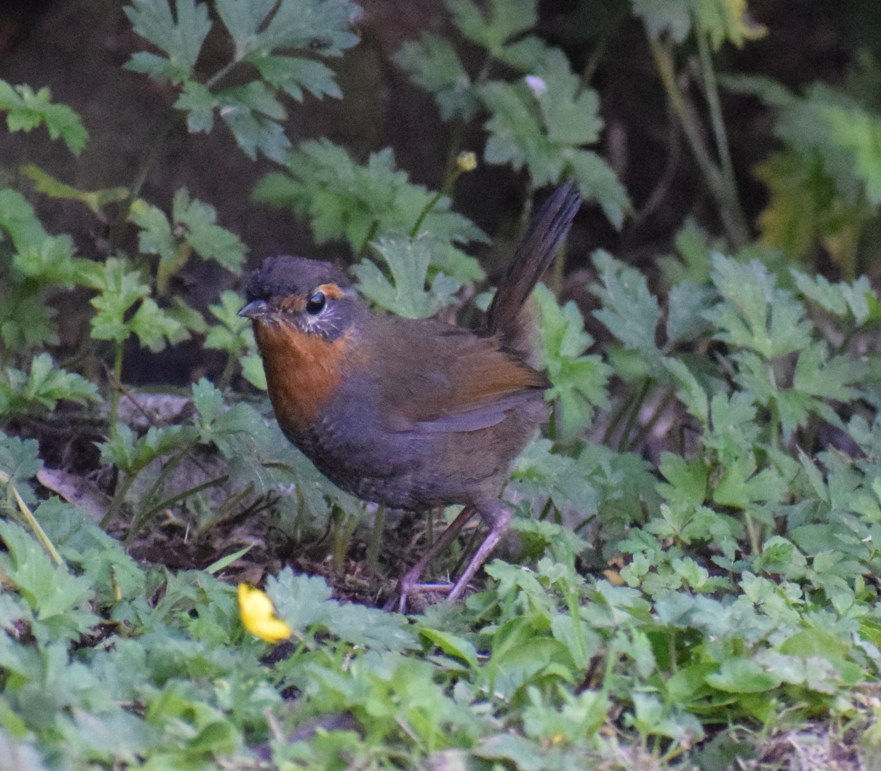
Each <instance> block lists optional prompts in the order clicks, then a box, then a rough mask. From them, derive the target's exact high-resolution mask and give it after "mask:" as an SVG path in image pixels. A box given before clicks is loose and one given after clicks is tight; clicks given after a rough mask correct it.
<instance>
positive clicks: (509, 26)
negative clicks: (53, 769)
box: [447, 0, 538, 61]
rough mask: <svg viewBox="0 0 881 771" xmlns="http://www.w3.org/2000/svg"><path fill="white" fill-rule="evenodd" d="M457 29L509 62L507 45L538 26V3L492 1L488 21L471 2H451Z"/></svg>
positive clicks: (450, 7) (492, 53)
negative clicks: (506, 50) (520, 34)
mask: <svg viewBox="0 0 881 771" xmlns="http://www.w3.org/2000/svg"><path fill="white" fill-rule="evenodd" d="M447 8H449V9H450V11H451V12H452V14H453V18H454V19H455V22H456V26H457V27H458V28H459V29H460V30H461V31H462V33H463V34H464V35H465V36H466V37H468V38H469V39H470V40H472V41H473V42H475V43H477V44H478V45H481V46H483V47H484V48H486V49H487V50H488V51H489V53H490V54H491V55H492V56H493V57H495V58H496V59H499V60H500V61H507V57H506V55H505V47H506V44H507V43H508V42H509V41H510V40H511V39H512V38H514V37H516V36H517V35H518V34H519V33H522V32H525V31H526V30H529V29H531V28H532V27H534V26H535V23H536V21H537V19H538V15H537V13H536V8H535V0H490V3H489V13H488V17H485V16H484V14H483V11H482V10H481V9H480V8H478V6H476V5H475V4H474V3H473V2H471V0H447Z"/></svg>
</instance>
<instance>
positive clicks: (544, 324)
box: [534, 285, 609, 439]
mask: <svg viewBox="0 0 881 771" xmlns="http://www.w3.org/2000/svg"><path fill="white" fill-rule="evenodd" d="M534 297H535V298H536V300H537V301H538V305H539V308H540V309H541V325H540V330H541V343H542V345H541V353H542V366H543V367H544V368H545V369H546V370H547V372H548V377H549V378H550V379H551V382H552V383H553V388H551V389H550V391H549V392H548V394H547V398H548V399H549V400H554V401H556V402H557V405H558V406H557V411H556V421H555V424H556V427H557V430H558V431H559V434H560V438H562V439H571V438H572V437H574V436H575V435H576V434H578V432H579V431H581V430H582V429H583V428H584V427H585V426H587V425H588V424H589V423H590V421H591V419H592V418H593V415H594V410H595V408H596V407H606V406H608V399H607V395H606V383H607V380H608V376H609V368H608V367H607V366H606V365H605V364H603V362H602V360H601V359H600V357H599V356H584V355H583V354H584V352H585V351H586V350H587V349H588V348H590V347H591V345H593V338H591V336H590V335H589V334H587V332H585V331H584V319H583V318H582V317H581V314H580V313H579V311H578V308H577V307H576V306H575V303H574V302H571V301H570V302H568V303H566V304H565V305H564V306H563V307H562V308H561V307H560V306H559V305H557V301H556V299H555V298H554V295H553V293H552V292H551V291H550V290H549V289H547V288H546V287H545V286H544V285H540V286H539V287H538V288H537V289H536V291H535V294H534Z"/></svg>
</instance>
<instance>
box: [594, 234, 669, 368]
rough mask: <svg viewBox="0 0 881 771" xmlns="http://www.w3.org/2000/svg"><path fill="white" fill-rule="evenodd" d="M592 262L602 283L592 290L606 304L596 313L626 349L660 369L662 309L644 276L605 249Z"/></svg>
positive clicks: (598, 252) (651, 366) (597, 253)
mask: <svg viewBox="0 0 881 771" xmlns="http://www.w3.org/2000/svg"><path fill="white" fill-rule="evenodd" d="M593 263H594V265H595V267H596V269H597V273H598V276H599V282H597V283H594V284H592V285H591V286H590V291H591V292H592V293H593V294H594V295H596V296H597V297H598V298H599V299H600V300H601V301H602V303H603V308H602V310H599V311H595V312H594V316H596V317H597V318H598V319H599V320H600V321H601V322H602V323H603V324H604V325H605V326H606V328H607V329H608V330H609V331H610V332H611V333H612V334H613V335H615V337H617V338H618V339H619V340H620V341H621V342H622V343H623V344H624V345H625V346H626V347H627V348H630V349H632V350H635V351H638V352H639V353H641V354H642V355H643V356H644V358H645V359H646V363H647V364H648V366H649V367H650V368H652V370H653V371H655V370H658V371H659V365H660V363H661V361H660V352H659V351H658V348H657V346H656V345H655V328H656V327H657V325H658V321H659V320H660V317H661V311H660V308H659V307H658V301H657V299H656V298H655V297H654V295H652V294H651V293H650V292H649V289H648V283H647V281H646V279H645V277H644V276H643V275H642V274H641V273H639V271H637V270H636V269H634V268H631V267H630V266H628V265H625V264H624V263H622V262H619V261H618V260H616V259H614V258H613V257H612V256H611V255H609V254H608V253H606V252H603V251H597V252H596V253H595V254H594V256H593ZM600 282H601V283H600Z"/></svg>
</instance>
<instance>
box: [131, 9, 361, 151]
mask: <svg viewBox="0 0 881 771" xmlns="http://www.w3.org/2000/svg"><path fill="white" fill-rule="evenodd" d="M275 5H276V4H275V3H267V2H266V1H265V0H218V2H217V14H218V16H219V19H220V22H221V23H222V24H223V26H224V28H225V30H226V32H227V33H228V34H229V36H230V38H231V39H232V43H233V47H234V51H233V56H232V60H231V61H230V62H229V63H228V64H227V65H225V66H224V67H223V68H222V69H220V70H218V71H217V72H215V73H214V74H213V75H212V77H210V78H209V79H208V80H207V81H204V82H203V81H200V80H199V79H198V77H197V76H196V72H195V65H196V61H197V59H198V58H199V52H200V51H201V50H202V44H203V43H204V41H205V38H206V37H207V35H208V33H209V32H210V31H211V29H212V22H211V20H210V19H209V16H208V6H207V5H205V4H201V3H196V2H195V0H177V2H176V3H175V12H174V13H172V9H171V7H170V5H169V3H168V2H167V1H166V0H133V2H132V5H131V6H129V7H126V9H125V11H126V14H127V15H128V17H129V19H130V20H131V22H132V26H133V27H134V30H135V31H136V32H137V33H138V34H139V35H141V36H142V37H143V38H145V39H146V40H148V41H150V43H152V44H153V45H155V46H156V47H157V48H159V49H160V50H161V51H162V53H163V54H164V55H160V54H155V53H147V52H141V53H137V54H135V55H134V56H133V57H132V59H131V61H130V62H129V64H128V67H129V68H130V69H132V70H134V71H135V72H141V73H144V74H146V75H149V76H150V77H151V78H154V79H156V80H160V81H163V80H167V81H170V82H171V83H172V84H174V85H175V86H178V87H179V88H180V96H179V98H178V100H177V102H176V105H175V106H176V107H177V108H178V109H180V110H183V111H185V112H186V113H187V124H188V126H189V129H190V131H194V132H195V131H205V132H210V131H211V130H212V128H213V125H214V114H215V111H216V112H217V113H218V114H219V116H220V117H221V118H222V119H223V121H224V122H225V123H226V125H227V127H228V128H229V129H230V131H232V133H233V136H234V137H235V138H236V141H237V142H238V144H239V147H240V148H241V149H242V150H243V151H244V152H245V153H246V154H247V155H248V156H249V157H250V158H252V159H254V158H256V156H257V153H258V152H259V153H262V154H263V155H265V156H266V157H267V158H271V159H273V160H275V161H278V162H279V163H281V162H283V161H284V157H285V151H286V150H287V148H288V147H289V146H290V142H289V141H288V140H287V138H286V137H285V135H284V128H283V126H282V122H283V121H284V119H285V118H286V116H287V113H286V111H285V109H284V107H282V105H281V103H280V102H279V100H278V98H277V97H276V96H275V93H274V92H276V91H282V92H284V93H287V94H289V95H291V96H293V97H294V98H295V99H297V100H301V99H302V98H303V89H305V90H307V91H310V92H311V93H312V94H314V95H315V96H317V97H321V96H323V95H325V94H327V95H330V96H340V95H341V94H340V91H339V88H338V87H337V86H336V84H335V83H334V81H333V75H332V72H331V71H330V70H329V69H328V68H327V67H326V66H325V65H324V64H322V63H321V62H317V61H315V60H314V59H312V58H307V57H302V56H292V55H290V54H289V52H291V51H295V50H300V51H305V50H308V49H311V50H312V51H313V53H314V52H315V51H317V52H318V53H319V54H320V55H323V56H338V55H339V54H340V53H341V52H342V50H343V49H345V48H349V47H350V46H352V45H354V44H355V43H356V42H357V38H356V37H355V36H354V35H353V34H352V33H351V32H349V29H348V28H349V25H350V23H351V22H352V21H353V20H354V19H355V18H357V16H358V14H359V12H360V11H359V9H358V8H357V6H355V5H353V4H351V3H349V2H347V0H303V1H298V0H282V2H281V3H280V4H279V5H278V8H276V7H275ZM270 17H271V18H270ZM267 20H268V23H267ZM313 41H320V44H319V45H318V46H317V47H313V46H311V44H312V42H313ZM241 65H245V66H241ZM249 66H250V67H252V68H253V70H249ZM234 68H235V69H237V71H239V72H242V73H244V72H251V73H253V71H254V70H256V72H257V74H258V75H259V77H256V78H252V79H250V80H246V81H244V82H239V83H238V84H237V85H235V86H228V87H226V88H221V87H219V84H220V83H222V82H223V80H224V79H225V77H226V76H227V74H228V73H229V72H230V71H232V70H233V69H234Z"/></svg>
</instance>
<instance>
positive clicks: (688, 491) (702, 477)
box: [658, 452, 710, 506]
mask: <svg viewBox="0 0 881 771" xmlns="http://www.w3.org/2000/svg"><path fill="white" fill-rule="evenodd" d="M658 470H659V471H660V472H661V474H663V475H664V479H666V480H667V481H668V482H669V483H670V484H669V485H661V489H662V494H663V495H664V497H665V498H666V499H667V500H678V501H683V502H685V503H689V504H691V505H692V506H699V505H700V504H702V503H703V502H704V500H705V499H706V497H707V483H708V481H709V477H710V469H709V468H708V467H707V465H706V464H705V463H704V462H703V461H702V460H700V459H695V460H693V461H691V462H689V461H687V460H686V459H685V458H683V457H681V456H679V455H674V454H673V453H671V452H665V453H663V454H662V455H661V463H660V466H659V469H658Z"/></svg>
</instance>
